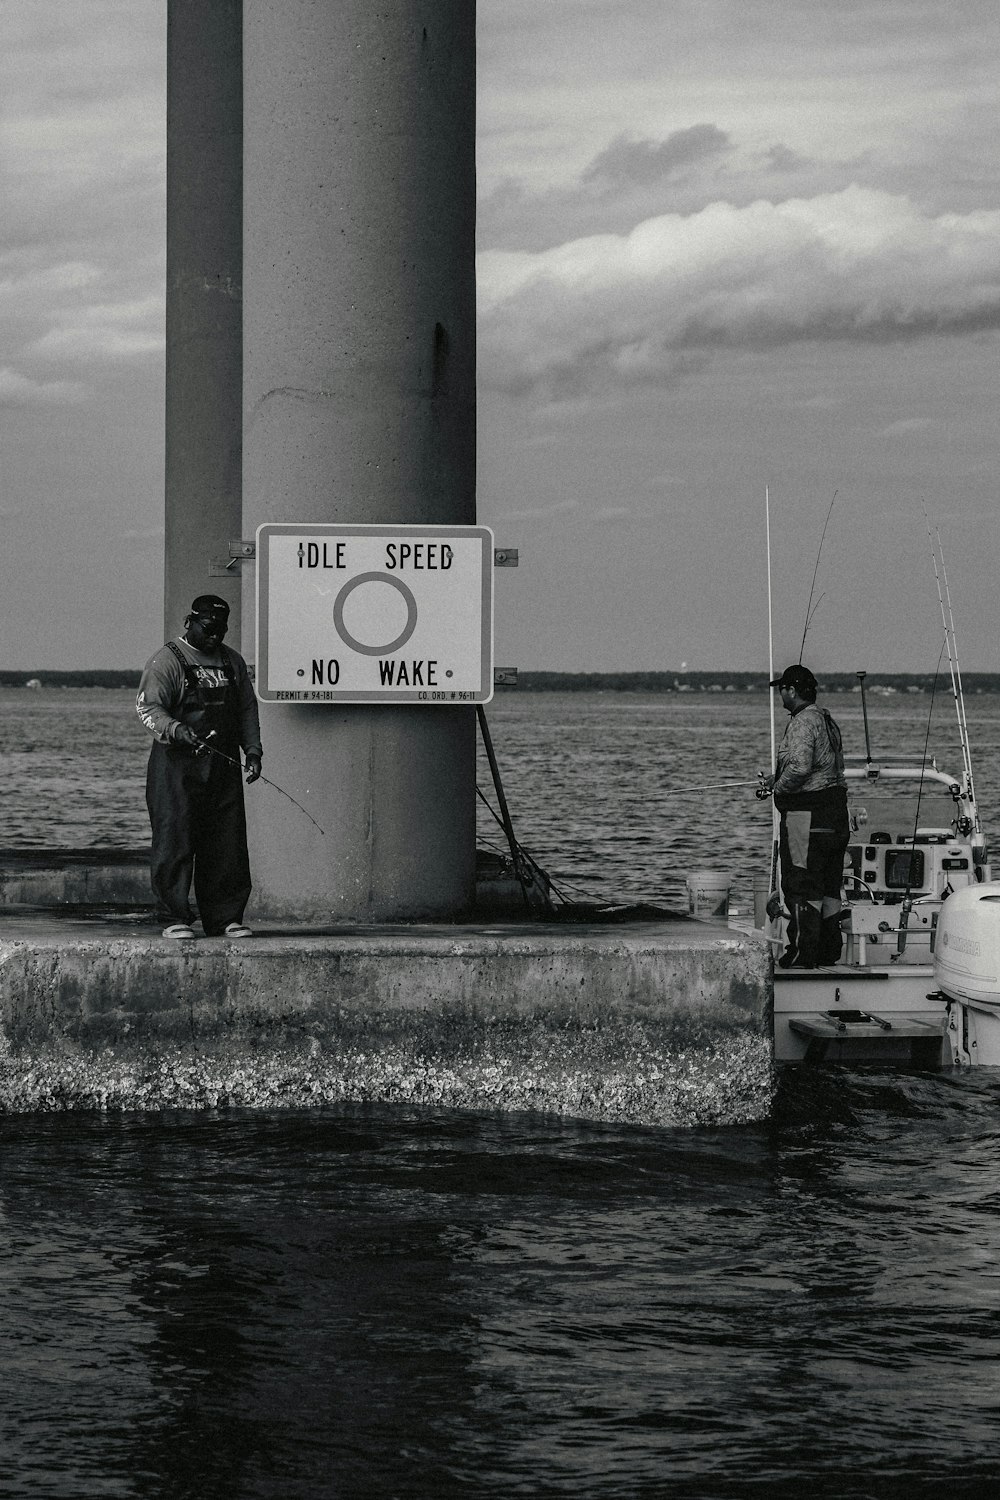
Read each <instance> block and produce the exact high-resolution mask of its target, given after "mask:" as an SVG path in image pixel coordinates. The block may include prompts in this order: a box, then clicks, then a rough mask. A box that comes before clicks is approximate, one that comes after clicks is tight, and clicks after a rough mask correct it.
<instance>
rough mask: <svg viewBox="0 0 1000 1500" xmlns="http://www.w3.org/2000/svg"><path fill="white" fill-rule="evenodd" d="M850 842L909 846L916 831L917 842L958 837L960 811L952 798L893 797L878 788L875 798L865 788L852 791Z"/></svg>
mask: <svg viewBox="0 0 1000 1500" xmlns="http://www.w3.org/2000/svg"><path fill="white" fill-rule="evenodd" d="M848 802H849V807H850V814H851V841H852V843H863V844H906V843H909V842H910V840H911V839H912V838H913V835H914V829H916V835H917V841H918V843H926V842H933V841H935V840H950V839H953V838H954V837H955V820H956V818H957V817H958V816H959V809H958V805H957V803H955V802H954V801H953V800H952V799H951V797H942V796H937V795H935V794H933V793H926V792H925V793H924V794H923V795H922V796H921V797H920V799H919V806H918V799H917V796H916V794H915V793H912V792H900V793H899V794H898V795H895V796H894V795H893V794H892V793H891V792H886V791H884V790H883V789H882V788H879V792H878V795H877V796H872V795H871V794H870V792H869V789H868V788H867V787H866V786H859V787H857V788H853V787H852V788H850V789H849V792H848Z"/></svg>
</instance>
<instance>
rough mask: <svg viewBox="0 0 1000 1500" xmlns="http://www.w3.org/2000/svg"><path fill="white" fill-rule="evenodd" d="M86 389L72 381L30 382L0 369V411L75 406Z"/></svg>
mask: <svg viewBox="0 0 1000 1500" xmlns="http://www.w3.org/2000/svg"><path fill="white" fill-rule="evenodd" d="M85 396H86V387H85V386H83V385H81V384H80V383H79V382H78V381H74V380H47V381H46V380H31V379H30V378H29V377H28V376H27V375H21V374H20V373H19V372H18V371H17V370H12V369H11V368H10V366H9V365H4V366H3V367H2V368H0V409H4V408H6V409H10V408H13V407H30V406H75V405H76V404H77V403H78V402H80V401H82V400H84V398H85Z"/></svg>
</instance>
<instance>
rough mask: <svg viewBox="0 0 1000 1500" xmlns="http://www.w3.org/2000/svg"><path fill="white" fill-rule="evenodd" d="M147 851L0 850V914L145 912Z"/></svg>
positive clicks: (148, 894) (149, 890) (150, 895)
mask: <svg viewBox="0 0 1000 1500" xmlns="http://www.w3.org/2000/svg"><path fill="white" fill-rule="evenodd" d="M152 899H153V893H152V888H151V886H150V883H149V850H148V849H114V848H95V849H45V848H38V849H0V910H2V909H3V908H4V907H19V906H45V907H60V906H99V905H102V904H105V903H106V904H109V905H119V906H125V905H135V906H137V907H141V906H147V905H149V904H150V903H151V902H152Z"/></svg>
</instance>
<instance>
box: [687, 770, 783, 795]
mask: <svg viewBox="0 0 1000 1500" xmlns="http://www.w3.org/2000/svg"><path fill="white" fill-rule="evenodd" d="M763 775H764V772H763V771H759V772H758V773H757V780H756V781H710V782H709V783H708V785H707V786H672V787H671V788H670V791H671V793H674V792H677V793H684V792H722V791H727V790H728V789H729V788H730V787H734V786H759V785H760V778H761V777H762V776H763Z"/></svg>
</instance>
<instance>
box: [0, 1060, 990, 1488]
mask: <svg viewBox="0 0 1000 1500" xmlns="http://www.w3.org/2000/svg"><path fill="white" fill-rule="evenodd" d="M998 1104H1000V1085H998V1082H997V1079H996V1078H995V1076H989V1077H987V1076H986V1075H985V1073H983V1072H980V1073H978V1074H973V1075H963V1076H961V1077H956V1076H942V1077H931V1076H923V1077H921V1076H917V1075H911V1076H909V1077H904V1078H889V1077H882V1076H880V1075H877V1074H872V1075H869V1076H863V1075H860V1074H853V1075H842V1074H841V1075H837V1076H836V1078H831V1077H830V1075H822V1074H821V1075H818V1076H817V1075H813V1077H812V1078H811V1080H810V1082H809V1086H808V1089H806V1090H803V1089H802V1088H801V1087H799V1088H798V1089H792V1088H790V1089H788V1090H786V1092H785V1093H784V1094H783V1096H782V1099H781V1101H780V1105H779V1113H778V1115H777V1117H776V1118H775V1119H774V1120H773V1121H772V1122H770V1123H769V1124H767V1125H761V1126H757V1127H751V1128H747V1127H743V1128H740V1129H735V1128H734V1129H728V1130H700V1131H691V1132H682V1131H645V1130H638V1129H630V1130H628V1131H622V1130H613V1129H608V1128H600V1127H594V1126H584V1125H576V1124H572V1123H555V1122H551V1121H549V1122H546V1121H543V1120H531V1119H523V1118H521V1119H514V1118H506V1119H505V1118H503V1117H490V1116H485V1117H476V1116H459V1115H453V1114H448V1113H440V1112H435V1113H431V1112H428V1113H423V1114H421V1113H414V1112H412V1111H406V1110H399V1111H388V1110H381V1111H372V1112H369V1113H367V1114H360V1113H357V1112H355V1113H342V1112H338V1113H336V1114H334V1113H318V1114H314V1115H308V1116H307V1115H292V1116H288V1115H282V1116H264V1117H260V1116H244V1115H230V1116H219V1117H213V1116H193V1115H178V1116H172V1117H168V1118H157V1117H152V1118H150V1117H134V1116H133V1117H125V1118H102V1117H100V1116H86V1117H66V1116H63V1117H53V1116H49V1117H24V1116H21V1117H13V1118H8V1119H6V1120H4V1121H3V1122H2V1141H3V1154H2V1170H0V1211H2V1223H3V1240H2V1251H0V1268H2V1274H0V1287H2V1303H0V1328H2V1333H3V1347H4V1355H3V1361H2V1366H0V1382H2V1389H3V1401H2V1405H0V1435H2V1445H0V1447H2V1453H3V1460H2V1477H0V1493H2V1494H3V1495H5V1496H18V1497H20V1496H24V1497H29V1496H30V1497H36V1496H44V1497H53V1500H55V1497H59V1500H64V1497H65V1500H69V1497H74V1500H76V1497H79V1500H90V1497H94V1496H116V1497H117V1496H121V1497H126V1496H127V1497H136V1500H159V1497H163V1500H168V1497H169V1500H174V1497H182V1496H183V1497H197V1500H214V1497H220V1500H221V1497H239V1500H257V1497H268V1500H288V1497H296V1500H312V1497H328V1496H329V1497H334V1496H337V1497H340V1496H350V1497H368V1496H372V1497H392V1496H400V1497H427V1500H450V1497H456V1500H458V1497H463V1500H467V1497H501V1496H503V1497H506V1496H525V1497H532V1500H534V1497H543V1496H564V1497H567V1500H569V1497H574V1500H576V1497H580V1500H587V1497H594V1500H597V1497H601V1500H604V1497H612V1496H614V1497H622V1500H626V1497H634V1496H670V1497H690V1500H729V1497H743V1496H759V1497H761V1500H764V1497H767V1500H800V1497H802V1496H804V1495H809V1496H817V1497H829V1500H862V1497H864V1500H869V1497H871V1500H874V1497H876V1496H879V1497H902V1496H907V1497H932V1496H933V1497H941V1500H946V1497H956V1496H973V1495H976V1496H979V1497H982V1496H988V1495H991V1494H995V1493H997V1492H998V1488H997V1487H998V1486H1000V1450H998V1447H997V1441H996V1439H997V1412H996V1405H997V1389H998V1387H997V1365H998V1359H1000V1272H998V1251H1000V1227H998V1206H1000V1205H998V1191H997V1167H998V1164H1000V1163H998V1139H1000V1135H998V1130H997V1118H998Z"/></svg>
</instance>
